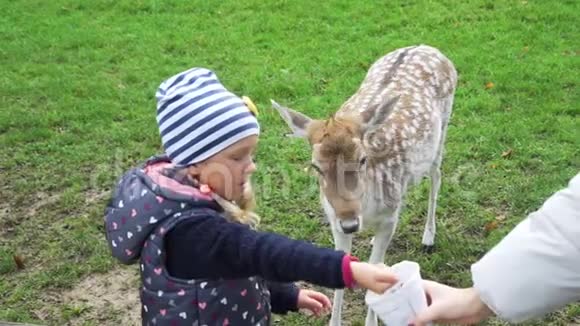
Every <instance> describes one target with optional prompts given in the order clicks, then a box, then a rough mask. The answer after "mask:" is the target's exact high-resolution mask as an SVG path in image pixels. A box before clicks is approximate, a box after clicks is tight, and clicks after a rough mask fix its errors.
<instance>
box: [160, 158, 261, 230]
mask: <svg viewBox="0 0 580 326" xmlns="http://www.w3.org/2000/svg"><path fill="white" fill-rule="evenodd" d="M164 174H165V175H166V176H168V177H170V178H174V179H177V180H182V181H180V182H187V183H190V184H191V185H192V186H193V187H196V188H197V187H199V181H198V180H197V179H196V178H195V177H193V176H192V175H190V174H189V173H188V169H187V167H182V166H177V167H173V168H167V169H165V170H164ZM211 196H212V198H213V199H214V200H215V201H216V202H217V203H218V204H219V205H220V206H221V207H222V208H223V209H224V211H225V213H226V214H225V215H226V218H227V219H228V220H229V221H231V222H238V223H241V224H246V225H249V226H250V227H251V228H252V229H256V228H257V227H258V224H260V216H259V215H258V214H256V213H255V212H254V209H255V208H256V199H255V195H254V189H253V188H252V184H251V182H250V181H249V180H248V181H247V182H246V183H245V184H244V189H243V191H242V199H241V200H240V201H239V203H234V202H231V201H229V200H227V199H225V198H223V197H221V196H220V195H218V194H216V193H215V192H212V193H211Z"/></svg>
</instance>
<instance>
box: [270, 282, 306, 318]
mask: <svg viewBox="0 0 580 326" xmlns="http://www.w3.org/2000/svg"><path fill="white" fill-rule="evenodd" d="M268 289H269V290H270V303H271V305H272V312H273V313H275V314H279V315H283V314H286V313H288V312H289V311H298V292H299V291H300V289H299V288H298V287H297V286H296V284H294V283H279V282H272V281H269V282H268Z"/></svg>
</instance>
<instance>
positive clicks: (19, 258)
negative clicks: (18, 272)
mask: <svg viewBox="0 0 580 326" xmlns="http://www.w3.org/2000/svg"><path fill="white" fill-rule="evenodd" d="M12 258H13V259H14V263H16V267H18V269H24V258H22V256H19V255H13V256H12Z"/></svg>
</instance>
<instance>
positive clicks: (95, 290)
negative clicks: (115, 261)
mask: <svg viewBox="0 0 580 326" xmlns="http://www.w3.org/2000/svg"><path fill="white" fill-rule="evenodd" d="M62 301H63V303H64V304H65V305H66V306H67V307H70V308H71V309H73V310H75V311H76V312H77V314H78V315H77V316H76V317H75V318H73V319H71V320H70V321H69V322H68V323H67V325H72V326H75V325H83V323H84V322H85V321H87V320H91V321H96V322H98V325H103V326H106V325H111V326H118V325H140V323H141V305H140V301H139V274H138V271H137V269H136V268H135V266H129V267H124V268H118V269H114V270H112V271H110V272H109V273H106V274H93V275H90V276H88V277H87V278H85V279H84V280H82V281H81V282H80V283H78V284H77V285H76V286H75V287H74V288H73V289H72V290H69V291H67V292H65V293H64V294H63V296H62Z"/></svg>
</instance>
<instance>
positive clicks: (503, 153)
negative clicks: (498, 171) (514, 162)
mask: <svg viewBox="0 0 580 326" xmlns="http://www.w3.org/2000/svg"><path fill="white" fill-rule="evenodd" d="M513 152H514V150H513V149H511V148H509V149H507V150H506V151H503V152H502V153H501V157H503V158H507V157H510V156H512V153H513Z"/></svg>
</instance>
